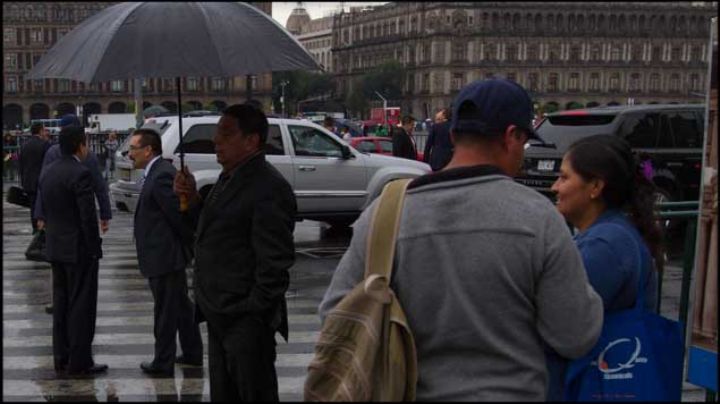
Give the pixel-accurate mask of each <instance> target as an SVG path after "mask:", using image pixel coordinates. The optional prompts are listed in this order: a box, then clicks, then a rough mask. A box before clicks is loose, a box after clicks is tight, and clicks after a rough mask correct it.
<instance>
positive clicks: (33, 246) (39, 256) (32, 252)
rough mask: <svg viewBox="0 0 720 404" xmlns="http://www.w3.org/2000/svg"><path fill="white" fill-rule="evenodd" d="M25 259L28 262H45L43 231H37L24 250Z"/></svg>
mask: <svg viewBox="0 0 720 404" xmlns="http://www.w3.org/2000/svg"><path fill="white" fill-rule="evenodd" d="M25 258H27V259H28V260H30V261H38V262H47V254H45V230H38V231H37V233H35V235H33V238H32V241H30V245H29V246H28V248H27V250H25Z"/></svg>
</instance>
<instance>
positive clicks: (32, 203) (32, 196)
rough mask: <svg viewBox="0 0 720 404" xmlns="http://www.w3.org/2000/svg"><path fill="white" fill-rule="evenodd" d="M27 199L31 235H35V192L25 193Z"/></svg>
mask: <svg viewBox="0 0 720 404" xmlns="http://www.w3.org/2000/svg"><path fill="white" fill-rule="evenodd" d="M25 192H26V193H27V195H28V199H30V223H31V224H32V229H33V234H35V233H37V230H38V228H37V220H35V200H36V199H37V192H27V191H25Z"/></svg>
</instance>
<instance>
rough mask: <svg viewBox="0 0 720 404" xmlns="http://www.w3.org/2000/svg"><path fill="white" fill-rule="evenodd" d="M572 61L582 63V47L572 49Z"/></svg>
mask: <svg viewBox="0 0 720 404" xmlns="http://www.w3.org/2000/svg"><path fill="white" fill-rule="evenodd" d="M570 61H571V62H579V61H580V47H579V46H573V47H571V48H570Z"/></svg>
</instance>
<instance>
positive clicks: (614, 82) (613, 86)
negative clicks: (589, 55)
mask: <svg viewBox="0 0 720 404" xmlns="http://www.w3.org/2000/svg"><path fill="white" fill-rule="evenodd" d="M610 91H620V73H612V74H611V75H610Z"/></svg>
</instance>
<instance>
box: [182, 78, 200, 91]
mask: <svg viewBox="0 0 720 404" xmlns="http://www.w3.org/2000/svg"><path fill="white" fill-rule="evenodd" d="M185 89H186V90H187V91H197V89H198V81H197V78H195V77H188V78H187V81H186V82H185Z"/></svg>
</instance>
